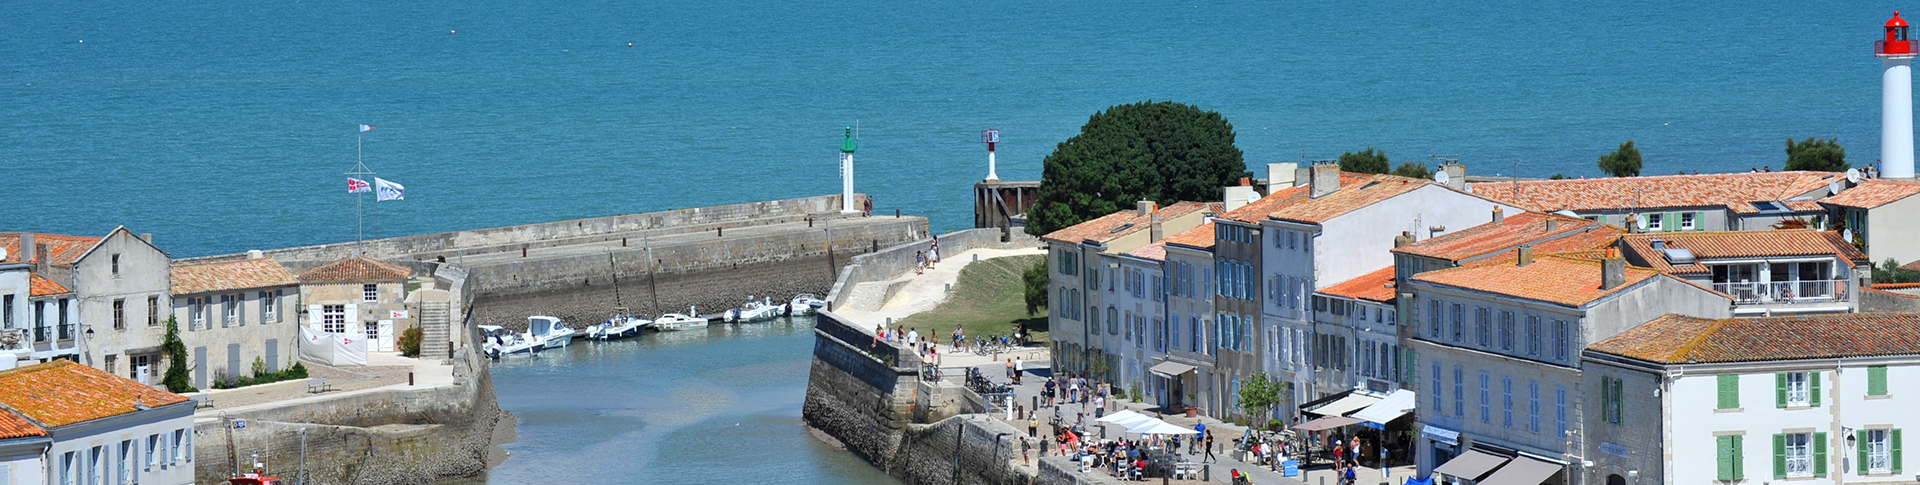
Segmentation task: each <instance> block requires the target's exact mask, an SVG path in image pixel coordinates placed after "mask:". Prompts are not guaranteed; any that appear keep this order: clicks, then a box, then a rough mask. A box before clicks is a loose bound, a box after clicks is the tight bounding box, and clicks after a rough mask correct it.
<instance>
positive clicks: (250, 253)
mask: <svg viewBox="0 0 1920 485" xmlns="http://www.w3.org/2000/svg"><path fill="white" fill-rule="evenodd" d="M265 256H266V253H262V252H260V250H258V249H248V250H247V259H260V258H262V257H265Z"/></svg>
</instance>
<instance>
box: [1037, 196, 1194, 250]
mask: <svg viewBox="0 0 1920 485" xmlns="http://www.w3.org/2000/svg"><path fill="white" fill-rule="evenodd" d="M1219 210H1220V203H1219V202H1176V203H1174V204H1173V205H1169V206H1166V207H1162V208H1160V220H1161V221H1166V220H1169V219H1175V218H1179V217H1183V216H1186V215H1187V214H1192V213H1195V212H1201V211H1219ZM1152 222H1153V216H1151V215H1140V211H1139V210H1138V209H1127V210H1122V211H1119V212H1114V213H1112V214H1107V215H1104V216H1100V217H1098V218H1095V219H1094V220H1091V221H1087V222H1082V223H1079V224H1074V225H1072V226H1069V227H1067V228H1066V229H1061V230H1058V231H1053V232H1050V233H1047V235H1045V236H1041V237H1040V238H1041V239H1046V240H1051V241H1059V242H1063V243H1069V244H1079V243H1081V242H1084V241H1093V242H1096V243H1105V242H1107V241H1112V240H1114V239H1116V238H1119V237H1121V236H1125V235H1128V234H1133V233H1134V232H1136V231H1144V230H1147V229H1148V227H1149V226H1150V225H1151V224H1152Z"/></svg>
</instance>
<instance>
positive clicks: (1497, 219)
mask: <svg viewBox="0 0 1920 485" xmlns="http://www.w3.org/2000/svg"><path fill="white" fill-rule="evenodd" d="M1504 218H1505V217H1503V216H1501V215H1500V206H1497V205H1496V206H1493V223H1494V224H1499V223H1500V220H1501V219H1504Z"/></svg>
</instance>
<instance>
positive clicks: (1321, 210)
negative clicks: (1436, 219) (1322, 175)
mask: <svg viewBox="0 0 1920 485" xmlns="http://www.w3.org/2000/svg"><path fill="white" fill-rule="evenodd" d="M1342 178H1343V179H1344V178H1345V177H1342ZM1428 185H1435V184H1434V183H1433V181H1431V180H1425V179H1414V178H1406V177H1400V176H1395V175H1385V174H1381V175H1374V176H1371V177H1367V178H1366V179H1364V180H1360V181H1358V182H1356V183H1351V184H1350V183H1347V182H1346V181H1345V180H1342V181H1341V182H1340V190H1336V191H1334V192H1333V193H1331V194H1327V195H1323V196H1321V197H1320V198H1318V199H1308V200H1304V201H1300V202H1299V203H1295V204H1292V205H1287V206H1285V207H1280V208H1278V209H1275V210H1274V211H1273V212H1271V213H1269V214H1267V217H1268V218H1272V219H1279V220H1283V221H1299V222H1312V223H1320V222H1326V221H1327V220H1329V219H1333V218H1335V217H1340V216H1342V215H1346V214H1347V213H1349V212H1353V211H1355V210H1359V209H1360V208H1363V207H1366V206H1370V205H1373V204H1375V203H1378V202H1380V201H1383V200H1387V199H1391V198H1393V197H1394V196H1397V195H1400V194H1404V193H1407V192H1412V191H1413V190H1414V189H1418V188H1421V187H1425V186H1428Z"/></svg>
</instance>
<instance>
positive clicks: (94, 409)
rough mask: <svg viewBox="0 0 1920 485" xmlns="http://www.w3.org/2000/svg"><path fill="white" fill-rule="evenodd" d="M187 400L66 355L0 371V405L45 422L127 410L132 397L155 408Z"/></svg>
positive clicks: (61, 422) (58, 423)
mask: <svg viewBox="0 0 1920 485" xmlns="http://www.w3.org/2000/svg"><path fill="white" fill-rule="evenodd" d="M186 401H187V397H186V396H182V395H179V394H174V393H171V392H167V391H162V390H159V389H154V388H152V387H147V386H146V385H143V384H140V383H138V382H134V381H132V380H130V379H127V378H125V377H120V376H116V375H113V374H108V373H107V372H106V371H103V370H99V369H95V368H92V367H87V366H84V365H80V364H76V363H73V362H71V361H66V360H55V361H52V362H48V363H45V364H34V365H30V366H26V367H21V368H17V369H12V370H6V371H0V406H4V407H6V409H8V410H10V411H13V412H15V413H18V414H20V415H21V416H25V417H26V418H27V419H31V420H33V422H34V423H37V424H39V425H40V426H44V427H48V428H53V427H60V426H66V425H69V424H74V423H81V422H86V421H92V420H95V419H100V418H106V417H112V416H118V415H122V414H127V413H131V412H134V407H133V406H134V404H136V403H138V404H143V405H146V406H151V407H156V408H157V407H161V406H166V405H169V404H176V403H181V402H186Z"/></svg>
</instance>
